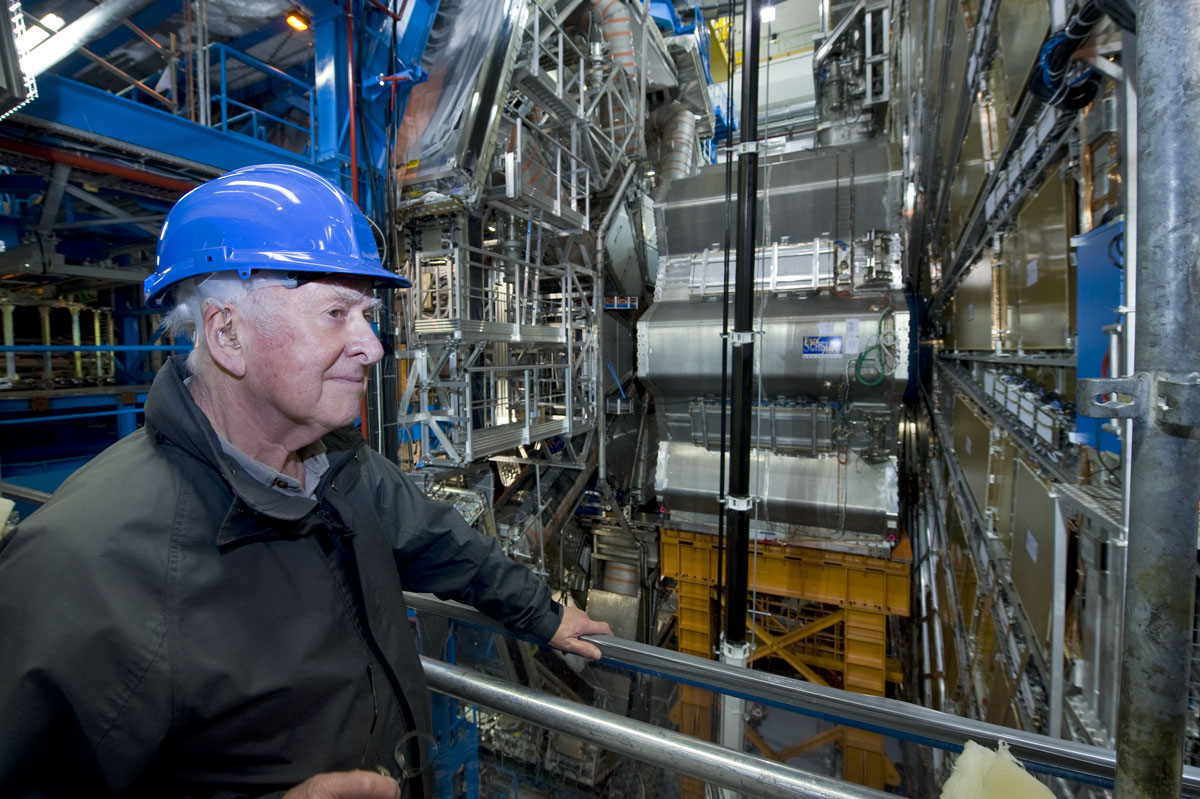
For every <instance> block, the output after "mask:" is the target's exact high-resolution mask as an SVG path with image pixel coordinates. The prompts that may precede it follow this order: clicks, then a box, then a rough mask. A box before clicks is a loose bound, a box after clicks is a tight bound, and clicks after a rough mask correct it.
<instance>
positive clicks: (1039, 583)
mask: <svg viewBox="0 0 1200 799" xmlns="http://www.w3.org/2000/svg"><path fill="white" fill-rule="evenodd" d="M1014 496H1016V497H1017V498H1018V500H1017V502H1015V503H1014V506H1013V527H1012V581H1013V586H1014V587H1015V588H1016V589H1017V593H1018V594H1019V595H1020V598H1021V606H1022V607H1023V608H1024V609H1025V615H1026V617H1027V618H1028V619H1029V624H1030V626H1031V627H1032V628H1033V630H1034V632H1035V633H1036V634H1037V635H1038V638H1039V640H1038V644H1039V645H1040V646H1041V648H1042V651H1043V652H1044V653H1049V651H1050V643H1051V641H1050V623H1051V615H1052V610H1053V608H1052V599H1053V591H1054V575H1055V559H1054V555H1055V550H1054V500H1053V499H1052V498H1051V497H1050V493H1049V492H1048V491H1047V490H1046V487H1045V485H1043V484H1042V482H1041V481H1040V480H1039V479H1038V478H1037V477H1036V476H1034V473H1033V472H1032V471H1031V470H1030V469H1029V467H1028V466H1026V465H1025V464H1024V462H1021V461H1018V465H1017V482H1016V491H1015V494H1014Z"/></svg>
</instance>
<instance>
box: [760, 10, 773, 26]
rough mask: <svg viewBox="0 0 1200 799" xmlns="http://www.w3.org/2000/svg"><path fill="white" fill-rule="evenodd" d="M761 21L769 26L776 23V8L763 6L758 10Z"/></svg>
mask: <svg viewBox="0 0 1200 799" xmlns="http://www.w3.org/2000/svg"><path fill="white" fill-rule="evenodd" d="M758 16H759V19H761V20H762V21H763V22H765V23H767V24H768V25H769V24H771V23H772V22H774V21H775V6H762V7H761V8H759V10H758Z"/></svg>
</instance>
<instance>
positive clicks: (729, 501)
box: [725, 494, 754, 510]
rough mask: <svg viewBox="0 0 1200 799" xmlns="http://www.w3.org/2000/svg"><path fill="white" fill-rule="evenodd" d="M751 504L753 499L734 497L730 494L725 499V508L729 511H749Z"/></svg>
mask: <svg viewBox="0 0 1200 799" xmlns="http://www.w3.org/2000/svg"><path fill="white" fill-rule="evenodd" d="M753 504H754V497H735V496H733V495H732V494H729V495H727V496H726V497H725V507H727V508H729V509H730V510H750V506H751V505H753Z"/></svg>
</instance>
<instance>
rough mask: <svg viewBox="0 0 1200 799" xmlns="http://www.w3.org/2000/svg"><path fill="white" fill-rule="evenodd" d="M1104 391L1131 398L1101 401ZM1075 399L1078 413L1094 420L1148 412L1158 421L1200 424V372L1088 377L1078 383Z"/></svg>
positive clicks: (1173, 423) (1139, 416) (1185, 424)
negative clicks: (1180, 374)
mask: <svg viewBox="0 0 1200 799" xmlns="http://www.w3.org/2000/svg"><path fill="white" fill-rule="evenodd" d="M1104 394H1124V395H1126V396H1128V397H1129V398H1130V399H1129V400H1128V401H1124V402H1122V401H1119V400H1115V399H1113V400H1108V401H1105V402H1100V401H1099V399H1098V398H1099V397H1100V396H1101V395H1104ZM1075 400H1076V402H1075V404H1076V407H1077V408H1078V409H1079V413H1080V414H1081V415H1082V416H1089V417H1091V418H1093V419H1138V418H1141V417H1142V416H1143V415H1146V414H1147V413H1148V414H1150V415H1151V417H1152V421H1154V422H1157V423H1160V424H1169V425H1177V426H1179V427H1200V374H1194V373H1193V374H1190V375H1188V376H1186V377H1182V378H1181V377H1178V376H1172V375H1159V374H1148V373H1144V372H1141V373H1138V374H1136V375H1133V376H1131V377H1118V378H1088V379H1086V380H1080V381H1079V382H1078V388H1077V389H1076V396H1075Z"/></svg>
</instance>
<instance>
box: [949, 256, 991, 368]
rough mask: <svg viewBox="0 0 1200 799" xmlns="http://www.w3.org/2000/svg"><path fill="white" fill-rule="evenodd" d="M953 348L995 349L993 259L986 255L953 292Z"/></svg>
mask: <svg viewBox="0 0 1200 799" xmlns="http://www.w3.org/2000/svg"><path fill="white" fill-rule="evenodd" d="M954 346H955V348H956V349H963V350H990V349H991V348H992V258H991V251H990V250H989V251H985V252H984V256H983V258H981V259H979V261H977V262H976V264H975V265H974V266H972V267H971V271H970V272H968V273H967V276H966V277H965V278H963V282H962V283H960V284H959V285H958V288H957V289H956V290H955V292H954Z"/></svg>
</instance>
